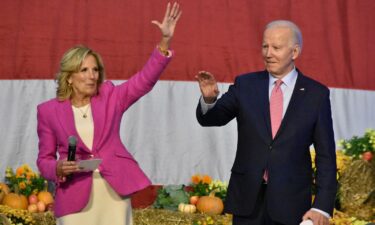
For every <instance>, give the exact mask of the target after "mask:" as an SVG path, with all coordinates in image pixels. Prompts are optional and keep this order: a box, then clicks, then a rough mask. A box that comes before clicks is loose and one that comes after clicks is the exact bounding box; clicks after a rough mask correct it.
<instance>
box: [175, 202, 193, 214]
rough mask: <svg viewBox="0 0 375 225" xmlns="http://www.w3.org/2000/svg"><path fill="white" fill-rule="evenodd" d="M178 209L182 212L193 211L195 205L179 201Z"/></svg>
mask: <svg viewBox="0 0 375 225" xmlns="http://www.w3.org/2000/svg"><path fill="white" fill-rule="evenodd" d="M178 211H180V212H184V213H195V212H196V211H197V207H196V206H195V205H192V204H185V203H180V204H179V205H178Z"/></svg>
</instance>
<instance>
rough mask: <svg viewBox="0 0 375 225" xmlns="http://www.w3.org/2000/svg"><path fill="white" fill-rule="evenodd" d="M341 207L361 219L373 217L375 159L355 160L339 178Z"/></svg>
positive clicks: (374, 207)
mask: <svg viewBox="0 0 375 225" xmlns="http://www.w3.org/2000/svg"><path fill="white" fill-rule="evenodd" d="M339 183H340V187H339V201H340V205H341V209H342V210H343V211H344V212H346V213H347V214H349V215H352V216H355V217H357V218H359V219H363V220H373V219H375V211H374V210H375V160H374V162H373V163H370V162H366V161H364V160H355V161H353V162H352V163H351V164H350V165H349V167H348V168H347V169H346V170H345V172H344V173H343V174H342V176H341V177H340V179H339Z"/></svg>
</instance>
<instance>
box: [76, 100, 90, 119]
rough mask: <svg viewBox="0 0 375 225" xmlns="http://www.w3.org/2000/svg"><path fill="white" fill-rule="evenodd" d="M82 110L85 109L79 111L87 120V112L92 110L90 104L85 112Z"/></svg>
mask: <svg viewBox="0 0 375 225" xmlns="http://www.w3.org/2000/svg"><path fill="white" fill-rule="evenodd" d="M81 108H83V107H80V108H77V109H78V110H79V111H80V112H81V114H82V117H83V118H84V119H86V118H87V112H88V111H89V108H90V104H87V106H86V109H85V110H82V109H81Z"/></svg>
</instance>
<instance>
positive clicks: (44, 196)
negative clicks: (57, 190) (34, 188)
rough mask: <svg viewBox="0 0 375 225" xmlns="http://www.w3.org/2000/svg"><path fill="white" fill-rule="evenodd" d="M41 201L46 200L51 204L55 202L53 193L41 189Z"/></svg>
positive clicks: (45, 202) (45, 201)
mask: <svg viewBox="0 0 375 225" xmlns="http://www.w3.org/2000/svg"><path fill="white" fill-rule="evenodd" d="M38 199H39V201H42V202H44V204H45V205H49V204H52V203H53V197H52V194H51V193H50V192H48V191H41V192H39V193H38Z"/></svg>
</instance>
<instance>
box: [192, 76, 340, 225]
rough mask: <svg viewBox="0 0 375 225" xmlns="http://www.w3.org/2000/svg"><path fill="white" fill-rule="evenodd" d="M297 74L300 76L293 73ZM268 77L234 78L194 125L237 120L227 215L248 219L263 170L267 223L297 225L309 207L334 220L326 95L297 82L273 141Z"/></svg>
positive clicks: (315, 85) (199, 113) (306, 80)
mask: <svg viewBox="0 0 375 225" xmlns="http://www.w3.org/2000/svg"><path fill="white" fill-rule="evenodd" d="M297 71H298V70H297ZM268 89H269V75H268V72H267V71H261V72H255V73H249V74H245V75H241V76H238V77H237V78H236V80H235V83H234V84H233V85H231V86H230V87H229V90H228V92H227V93H225V94H224V95H223V96H222V97H221V98H220V99H218V100H217V102H216V105H215V106H214V107H213V108H212V109H210V110H209V111H208V112H207V113H206V114H204V115H203V114H202V110H201V107H200V104H198V107H197V119H198V121H199V123H200V124H201V125H202V126H222V125H225V124H227V123H228V122H229V121H231V120H232V119H234V118H235V119H236V120H237V127H238V128H237V129H238V145H237V152H236V157H235V161H234V164H233V167H232V173H231V177H230V181H229V187H228V193H227V199H226V201H225V211H226V212H228V213H233V214H234V215H239V216H246V215H250V214H251V212H252V211H253V210H254V209H255V207H257V205H256V204H255V202H256V199H257V196H258V193H259V190H260V187H261V184H262V182H263V173H264V170H265V168H267V170H268V172H269V182H268V185H267V189H266V191H267V193H266V196H267V198H266V201H267V210H268V213H269V215H270V216H271V218H272V219H273V220H275V221H279V222H281V223H284V224H299V223H300V222H301V221H302V216H303V214H304V213H305V212H307V211H308V210H309V209H310V208H311V207H314V208H318V209H320V210H323V211H325V212H327V213H330V214H332V211H333V208H334V200H335V196H336V188H337V181H336V155H335V142H334V133H333V126H332V116H331V106H330V99H329V89H328V88H327V87H326V86H324V85H322V84H320V83H318V82H317V81H314V80H312V79H310V78H308V77H306V76H304V75H303V74H302V73H301V72H300V71H298V77H297V81H296V85H295V88H294V90H293V94H292V97H291V99H290V102H289V105H288V108H287V111H286V113H285V115H284V117H283V120H282V123H281V125H280V128H279V130H278V132H277V134H276V136H275V138H274V139H272V133H271V122H270V110H269V92H268V91H269V90H268ZM312 144H313V145H314V148H315V151H316V156H317V158H316V166H317V179H316V183H317V194H316V197H315V200H314V202H313V203H312V202H311V188H312V174H313V171H312V168H311V157H310V151H309V149H310V146H311V145H312Z"/></svg>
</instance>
